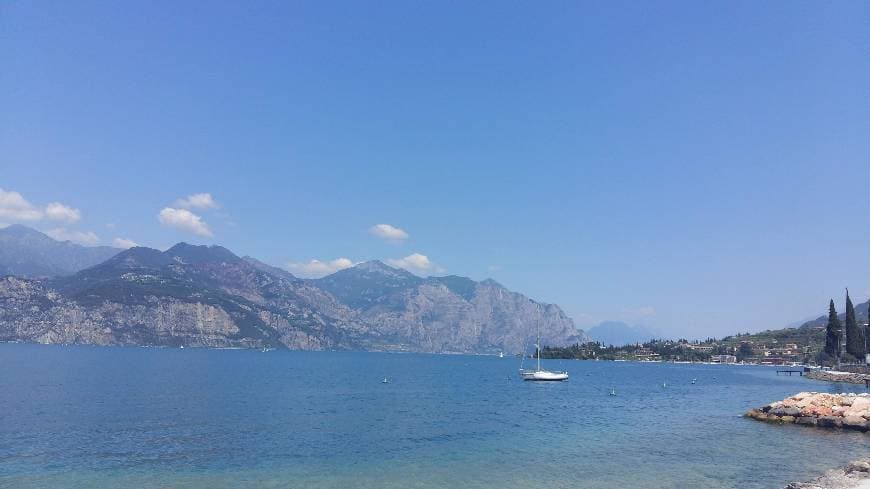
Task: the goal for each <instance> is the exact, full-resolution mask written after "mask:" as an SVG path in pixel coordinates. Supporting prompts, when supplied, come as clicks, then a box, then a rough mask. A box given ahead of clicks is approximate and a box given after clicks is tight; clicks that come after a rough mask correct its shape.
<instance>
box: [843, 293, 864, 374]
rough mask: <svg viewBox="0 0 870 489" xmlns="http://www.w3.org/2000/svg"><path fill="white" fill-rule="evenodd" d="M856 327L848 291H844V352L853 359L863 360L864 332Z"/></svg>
mask: <svg viewBox="0 0 870 489" xmlns="http://www.w3.org/2000/svg"><path fill="white" fill-rule="evenodd" d="M862 329H863V328H861V327H860V326H858V319H857V318H856V317H855V306H853V305H852V299H851V298H849V289H846V352H847V353H849V354H850V355H852V356H853V357H855V358H858V359H863V358H864V331H862Z"/></svg>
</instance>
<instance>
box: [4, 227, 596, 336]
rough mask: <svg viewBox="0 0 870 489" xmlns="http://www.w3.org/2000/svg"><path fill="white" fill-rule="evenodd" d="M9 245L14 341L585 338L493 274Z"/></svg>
mask: <svg viewBox="0 0 870 489" xmlns="http://www.w3.org/2000/svg"><path fill="white" fill-rule="evenodd" d="M10 228H12V229H10ZM29 242H34V243H40V246H39V247H38V252H34V253H28V252H27V247H26V246H22V245H21V244H20V243H29ZM0 250H2V253H0V270H2V271H3V274H5V275H6V276H5V277H3V278H0V340H3V341H32V342H39V343H72V344H96V345H154V346H208V347H246V348H260V347H265V346H271V347H279V348H291V349H302V350H324V349H329V350H351V349H356V350H381V351H420V352H437V353H449V352H462V353H493V352H498V351H506V352H512V353H513V352H521V351H523V350H524V349H525V348H529V345H530V343H531V341H532V340H533V339H534V336H535V334H536V332H537V331H538V329H540V334H541V341H542V343H544V344H549V345H567V344H572V343H575V342H585V341H588V337H587V336H586V335H585V334H584V333H583V331H582V330H578V329H576V328H575V326H574V323H573V321H572V320H571V319H570V318H569V317H568V316H567V315H566V314H565V313H564V312H563V311H562V310H561V309H560V308H559V307H558V306H556V305H553V304H544V303H539V302H536V301H533V300H531V299H529V298H527V297H525V296H523V295H522V294H519V293H516V292H512V291H510V290H508V289H506V288H505V287H503V286H502V285H500V284H498V283H497V282H495V281H493V280H484V281H481V282H477V281H474V280H471V279H469V278H465V277H459V276H446V277H427V278H423V277H419V276H416V275H414V274H411V273H409V272H407V271H405V270H403V269H399V268H394V267H391V266H388V265H386V264H384V263H382V262H380V261H369V262H365V263H361V264H358V265H356V266H354V267H351V268H348V269H345V270H341V271H339V272H336V273H334V274H332V275H329V276H326V277H323V278H320V279H314V280H308V279H300V278H298V277H295V276H294V275H293V274H291V273H290V272H288V271H286V270H283V269H279V268H276V267H273V266H270V265H268V264H265V263H262V262H260V261H258V260H257V259H255V258H252V257H248V256H246V257H239V256H237V255H236V254H234V253H232V252H231V251H230V250H228V249H226V248H223V247H221V246H214V245H213V246H194V245H190V244H186V243H179V244H177V245H175V246H173V247H172V248H170V249H168V250H166V251H160V250H156V249H151V248H145V247H135V248H130V249H128V250H123V251H122V250H117V249H113V248H109V249H95V248H89V247H81V246H78V245H72V244H71V243H59V242H56V241H54V240H52V239H51V238H50V237H48V236H45V235H43V234H42V233H39V232H38V231H35V230H32V229H29V228H26V227H24V226H10V227H7V228H5V229H0ZM52 250H60V251H59V252H58V253H61V254H62V257H58V256H55V255H54V254H53V252H52ZM7 257H11V258H7ZM100 258H102V259H100ZM24 264H26V266H24Z"/></svg>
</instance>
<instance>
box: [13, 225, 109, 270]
mask: <svg viewBox="0 0 870 489" xmlns="http://www.w3.org/2000/svg"><path fill="white" fill-rule="evenodd" d="M121 251H122V250H121V249H119V248H112V247H109V246H82V245H78V244H75V243H73V242H71V241H57V240H55V239H52V238H51V237H49V236H47V235H45V234H43V233H41V232H39V231H37V230H35V229H31V228H29V227H27V226H22V225H20V224H13V225H11V226H7V227H5V228H0V276H2V275H16V276H19V277H54V276H58V275H71V274H73V273H76V272H78V271H79V270H83V269H85V268H88V267H91V266H94V265H96V264H98V263H102V262H104V261H106V260H108V259H109V258H111V257H112V256H114V255H116V254H118V253H119V252H121Z"/></svg>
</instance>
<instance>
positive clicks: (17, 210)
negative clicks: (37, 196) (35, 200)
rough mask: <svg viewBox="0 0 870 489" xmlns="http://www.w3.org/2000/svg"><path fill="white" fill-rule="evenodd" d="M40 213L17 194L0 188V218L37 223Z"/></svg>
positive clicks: (40, 217) (40, 216)
mask: <svg viewBox="0 0 870 489" xmlns="http://www.w3.org/2000/svg"><path fill="white" fill-rule="evenodd" d="M42 217H43V215H42V211H41V210H39V209H38V208H37V207H36V206H34V205H33V204H31V203H30V202H28V201H27V199H25V198H24V196H22V195H21V194H19V193H18V192H15V191H12V190H3V189H2V188H0V218H3V219H9V220H10V221H13V222H14V221H38V220H40V219H42Z"/></svg>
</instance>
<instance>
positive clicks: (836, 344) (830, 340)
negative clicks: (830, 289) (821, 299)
mask: <svg viewBox="0 0 870 489" xmlns="http://www.w3.org/2000/svg"><path fill="white" fill-rule="evenodd" d="M841 329H842V328H841V326H840V318H838V317H837V308H836V307H834V299H831V304H830V305H829V306H828V327H827V328H826V329H825V354H826V355H827V356H828V357H829V358H833V359H835V360H836V359H839V358H840V335H842V334H843V333H842V331H841Z"/></svg>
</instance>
